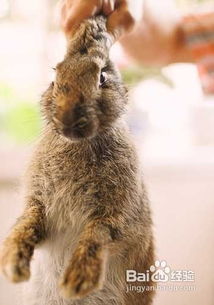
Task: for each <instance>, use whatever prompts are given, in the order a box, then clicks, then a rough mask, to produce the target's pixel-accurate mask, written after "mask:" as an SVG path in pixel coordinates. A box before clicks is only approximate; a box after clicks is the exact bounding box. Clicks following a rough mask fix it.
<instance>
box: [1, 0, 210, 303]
mask: <svg viewBox="0 0 214 305" xmlns="http://www.w3.org/2000/svg"><path fill="white" fill-rule="evenodd" d="M152 2H153V9H154V11H155V10H158V9H159V14H160V18H162V20H163V19H164V18H165V16H167V15H170V14H171V10H177V12H180V13H189V12H191V11H192V10H194V9H195V7H197V9H203V8H204V6H206V2H207V1H203V0H201V1H199V0H198V1H196V0H195V1H193V0H177V1H176V0H165V1H164V8H163V6H162V5H163V3H160V2H161V1H158V0H157V1H154V0H152ZM56 4H57V1H56V0H55V1H54V0H36V1H28V0H0V37H1V43H0V223H1V226H0V242H1V241H2V239H4V238H5V236H6V235H7V233H8V231H9V229H10V227H11V225H12V224H13V223H14V222H15V219H16V217H18V216H19V215H20V212H21V210H22V201H21V196H20V182H21V178H22V175H23V173H24V170H25V167H26V164H27V163H28V160H29V157H30V153H31V150H32V147H33V146H34V143H35V140H36V139H37V138H38V137H39V134H40V130H41V126H42V122H41V119H40V113H39V99H40V95H41V93H42V92H43V91H44V90H45V89H46V88H47V86H48V84H49V82H50V81H51V80H52V79H53V77H54V71H53V69H52V68H53V67H55V65H56V63H57V62H59V61H60V60H62V58H63V55H64V52H65V40H64V37H63V35H62V33H61V32H60V31H59V26H57V23H56V22H55V20H56ZM132 5H133V11H134V12H139V7H142V1H141V0H136V1H135V2H134V1H133V4H132ZM212 5H213V3H212ZM158 6H159V8H158ZM112 58H113V59H114V61H115V62H116V64H117V65H118V66H119V68H120V69H121V72H122V76H123V78H124V81H125V82H126V83H127V85H128V87H129V88H130V100H131V103H130V111H129V114H128V118H127V119H128V122H129V124H130V128H131V129H132V132H133V135H134V138H135V141H136V144H137V147H138V150H139V153H140V157H141V160H142V164H143V171H144V177H145V181H146V184H147V186H148V190H149V195H150V198H151V204H152V209H153V214H154V229H155V237H156V244H157V257H158V258H159V259H160V260H165V261H166V262H167V263H168V265H169V266H170V267H171V268H172V269H176V270H192V271H194V272H195V282H194V285H195V290H194V291H177V292H175V291H170V290H166V291H161V292H158V294H157V297H156V299H155V302H154V304H155V305H171V304H174V305H181V304H182V305H190V304H194V305H201V304H206V305H213V304H214V293H213V287H214V273H213V257H214V248H213V244H214V236H213V229H214V226H213V223H214V205H213V202H214V95H212V94H205V93H204V91H203V90H202V86H201V80H200V78H199V74H198V69H197V67H196V65H193V64H173V65H169V66H167V67H164V68H154V67H153V68H151V67H147V66H139V65H136V64H133V62H131V61H130V60H129V59H128V58H127V57H126V56H125V55H124V54H123V52H122V49H121V47H120V45H118V44H117V45H115V46H114V47H113V50H112ZM186 284H188V283H186ZM183 285H184V283H183ZM18 289H19V286H15V285H11V284H9V283H8V282H7V281H6V280H5V279H3V278H2V277H0V305H21V304H20V303H19V297H18V292H17V290H18Z"/></svg>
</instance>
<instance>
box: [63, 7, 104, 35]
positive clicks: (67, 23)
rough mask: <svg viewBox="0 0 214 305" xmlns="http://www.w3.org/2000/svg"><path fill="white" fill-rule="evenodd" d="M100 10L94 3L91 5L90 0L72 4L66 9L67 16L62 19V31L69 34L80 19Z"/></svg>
mask: <svg viewBox="0 0 214 305" xmlns="http://www.w3.org/2000/svg"><path fill="white" fill-rule="evenodd" d="M100 10H101V7H99V6H96V5H94V6H93V5H91V3H90V2H88V1H84V2H81V4H79V5H78V6H77V5H74V6H72V8H70V9H69V10H68V11H67V16H68V17H67V18H65V20H64V23H63V24H64V27H63V28H64V31H65V33H66V34H69V33H70V32H72V30H74V28H75V27H76V26H78V25H79V24H80V23H81V21H83V20H84V19H87V18H89V17H91V16H93V15H95V14H97V13H98V11H100Z"/></svg>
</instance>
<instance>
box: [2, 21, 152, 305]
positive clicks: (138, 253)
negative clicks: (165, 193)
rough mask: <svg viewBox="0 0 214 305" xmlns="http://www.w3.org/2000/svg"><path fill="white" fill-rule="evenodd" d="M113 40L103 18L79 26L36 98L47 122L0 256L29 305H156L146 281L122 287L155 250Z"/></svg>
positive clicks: (142, 268)
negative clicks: (22, 206) (141, 288)
mask: <svg viewBox="0 0 214 305" xmlns="http://www.w3.org/2000/svg"><path fill="white" fill-rule="evenodd" d="M110 45H111V39H110V35H109V34H108V33H107V31H106V20H105V19H104V18H103V17H96V18H92V19H89V20H87V21H85V22H84V23H82V24H81V25H80V27H79V28H78V30H77V32H76V34H75V36H74V37H73V38H72V39H71V40H70V42H69V43H68V51H67V54H66V56H65V59H64V61H63V62H61V63H60V64H58V65H57V67H56V80H55V82H53V83H52V84H51V85H50V87H49V88H48V90H47V91H46V92H45V94H44V95H43V98H42V101H41V107H42V111H43V113H44V116H45V121H46V125H45V129H44V135H43V137H42V139H41V140H40V142H39V145H38V147H37V149H36V151H35V153H34V156H33V159H32V162H31V165H30V167H29V170H28V173H27V180H26V197H25V209H24V212H23V215H22V216H21V217H20V218H19V219H18V221H17V223H16V224H15V226H14V227H13V229H12V232H11V233H10V235H9V237H8V238H7V239H6V241H5V242H4V246H3V249H2V252H1V267H2V270H3V273H4V274H5V275H6V276H7V277H8V278H9V280H11V281H13V282H21V281H27V280H29V279H30V280H29V281H28V283H26V287H25V288H26V289H25V296H24V304H27V305H149V304H151V303H152V298H153V295H154V289H152V288H154V287H155V286H154V284H153V283H152V281H148V282H147V283H146V285H147V286H148V287H149V288H150V289H147V290H146V291H144V292H143V293H137V292H134V291H130V292H127V288H126V287H127V282H126V271H127V270H136V271H137V272H146V270H148V269H149V267H150V265H152V264H153V262H154V253H153V252H154V251H153V237H152V221H151V216H150V209H149V203H148V199H147V195H146V190H145V187H144V185H143V184H142V177H141V172H140V170H139V164H138V160H137V156H136V153H135V148H134V146H133V144H132V142H131V140H130V138H129V133H128V131H127V128H126V123H125V120H124V118H123V114H124V112H125V109H126V105H127V92H126V89H125V88H124V86H123V84H122V82H121V79H120V75H119V74H118V72H117V71H116V69H115V67H114V66H113V64H112V62H111V61H110V60H109V48H110ZM34 249H35V250H36V251H35V252H34ZM33 254H34V260H33V261H32V263H31V278H30V261H31V259H32V256H33ZM132 284H133V285H135V286H137V285H139V283H138V282H135V283H132ZM135 286H134V287H135Z"/></svg>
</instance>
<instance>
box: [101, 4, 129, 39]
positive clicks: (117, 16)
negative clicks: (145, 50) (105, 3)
mask: <svg viewBox="0 0 214 305" xmlns="http://www.w3.org/2000/svg"><path fill="white" fill-rule="evenodd" d="M134 24H135V21H134V18H133V17H132V15H131V13H130V12H129V10H128V6H127V3H126V1H123V2H121V3H119V5H118V8H117V9H116V10H115V11H114V12H113V13H112V14H111V15H110V16H109V17H108V20H107V29H108V32H109V33H110V34H112V35H113V37H114V39H115V40H117V39H119V38H120V36H121V35H123V34H124V33H126V32H129V31H131V30H132V28H133V27H134Z"/></svg>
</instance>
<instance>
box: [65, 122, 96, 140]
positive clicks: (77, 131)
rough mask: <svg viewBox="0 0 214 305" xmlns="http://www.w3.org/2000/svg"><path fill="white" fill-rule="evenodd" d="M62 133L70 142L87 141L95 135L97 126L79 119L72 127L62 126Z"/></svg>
mask: <svg viewBox="0 0 214 305" xmlns="http://www.w3.org/2000/svg"><path fill="white" fill-rule="evenodd" d="M62 133H63V135H64V136H65V137H66V138H69V139H71V140H81V139H88V138H92V137H93V136H95V135H96V133H97V126H96V124H94V123H93V122H90V121H88V120H84V119H80V120H79V121H78V122H75V123H74V124H73V125H72V126H64V128H63V129H62Z"/></svg>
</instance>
